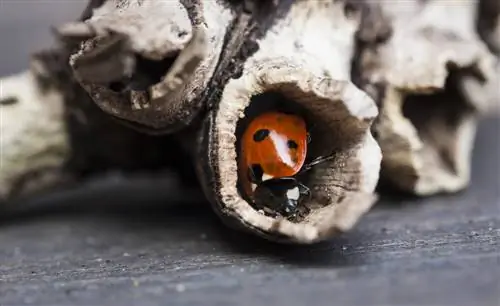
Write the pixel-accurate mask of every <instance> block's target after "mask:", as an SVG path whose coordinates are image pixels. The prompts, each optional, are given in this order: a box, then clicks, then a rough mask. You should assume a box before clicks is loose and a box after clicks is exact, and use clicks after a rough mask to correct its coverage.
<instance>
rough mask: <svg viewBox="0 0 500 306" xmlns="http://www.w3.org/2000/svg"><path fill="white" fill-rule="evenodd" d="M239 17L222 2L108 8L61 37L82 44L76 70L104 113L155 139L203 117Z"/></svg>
mask: <svg viewBox="0 0 500 306" xmlns="http://www.w3.org/2000/svg"><path fill="white" fill-rule="evenodd" d="M233 14H234V13H232V12H231V11H230V10H229V9H228V8H227V7H225V6H224V5H222V4H221V3H219V2H216V1H203V2H196V3H192V5H190V6H185V5H183V4H182V3H181V2H179V1H150V0H148V1H107V2H105V3H104V5H102V6H100V7H98V8H96V9H94V11H93V15H92V17H91V18H89V19H87V20H85V21H84V22H81V23H77V24H68V25H65V26H64V27H62V28H60V29H59V34H60V36H61V37H62V39H73V40H74V39H75V38H80V39H82V40H83V42H82V44H81V46H80V48H79V51H78V52H76V53H75V54H74V55H73V56H72V57H71V65H72V68H73V70H74V73H75V77H76V78H77V79H78V80H79V81H80V83H81V85H82V86H83V87H84V88H85V89H86V90H87V91H88V92H89V94H90V95H91V96H92V97H93V99H94V101H96V103H97V105H98V106H99V107H101V108H102V109H103V110H104V111H105V112H107V113H109V114H110V115H112V116H116V117H118V118H120V119H124V120H126V122H128V123H129V124H134V125H135V127H136V128H142V129H144V130H147V132H149V133H163V132H173V131H176V130H178V129H181V128H183V127H185V126H187V125H189V124H190V122H191V121H192V120H193V119H194V118H195V117H196V115H197V114H198V111H199V110H200V109H201V107H202V105H201V103H200V101H201V100H200V99H199V96H200V94H201V92H202V91H203V90H204V89H205V86H206V85H207V84H208V82H209V80H210V78H211V76H212V73H213V71H214V69H215V66H216V64H217V61H218V60H219V55H220V53H221V48H222V44H223V40H224V37H225V35H226V32H227V30H228V27H229V21H230V20H231V18H232V17H233Z"/></svg>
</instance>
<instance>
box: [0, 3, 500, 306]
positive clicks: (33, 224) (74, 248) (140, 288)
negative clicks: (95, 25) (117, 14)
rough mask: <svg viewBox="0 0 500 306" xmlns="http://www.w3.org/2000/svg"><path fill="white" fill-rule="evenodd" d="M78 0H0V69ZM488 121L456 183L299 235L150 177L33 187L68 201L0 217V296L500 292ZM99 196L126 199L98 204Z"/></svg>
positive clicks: (368, 297)
mask: <svg viewBox="0 0 500 306" xmlns="http://www.w3.org/2000/svg"><path fill="white" fill-rule="evenodd" d="M165 1H168V0H165ZM86 2H87V1H84V0H66V1H64V0H0V41H1V43H0V45H1V52H0V54H1V57H0V76H5V75H8V74H12V73H16V72H19V71H21V70H23V69H25V68H26V67H27V64H28V60H29V55H30V53H31V52H33V51H36V50H39V49H41V48H45V47H50V46H51V45H52V43H53V38H52V37H51V33H50V27H51V26H52V25H58V24H61V23H63V22H65V21H71V20H74V19H75V18H77V17H78V16H79V15H80V13H81V12H82V11H83V9H84V7H85V6H86ZM499 131H500V129H499V121H498V120H494V119H488V120H485V121H484V122H483V123H482V124H481V126H480V128H479V134H478V137H477V146H476V149H475V152H474V161H473V182H472V185H471V187H470V188H469V189H468V190H466V191H464V192H462V193H459V194H456V195H451V196H437V197H433V198H430V199H420V200H411V199H405V200H401V199H398V198H383V199H382V201H381V202H380V204H378V205H377V207H376V209H374V210H373V211H372V212H370V213H369V214H368V215H367V216H366V218H364V219H363V220H362V222H361V223H360V224H359V226H357V227H356V228H355V229H354V230H353V231H352V232H350V233H348V234H346V235H344V236H342V237H339V238H338V239H334V240H333V241H329V242H326V243H323V244H320V245H317V246H312V247H306V248H295V247H288V246H277V245H273V244H269V243H266V242H264V241H261V240H259V239H255V238H253V237H249V236H246V235H243V234H240V233H235V232H232V231H229V230H227V228H226V227H224V226H221V224H220V222H219V221H218V219H217V218H215V216H214V215H213V213H212V212H211V210H210V209H209V208H208V205H204V203H203V204H202V205H199V206H184V205H177V206H176V207H171V208H163V207H164V206H166V205H164V204H166V203H165V201H166V199H168V196H169V192H170V191H168V190H164V188H163V187H162V186H161V184H157V185H156V186H155V188H156V189H154V188H153V187H151V186H150V185H148V184H149V183H144V184H142V185H141V186H137V185H134V186H135V187H133V188H131V186H126V187H124V186H125V185H124V184H122V183H120V184H114V183H108V186H112V188H108V191H103V190H102V188H101V190H98V191H96V190H95V188H94V189H89V188H83V189H82V190H80V191H79V192H73V193H69V194H66V195H64V196H53V197H50V198H49V199H46V200H44V201H41V200H40V201H38V202H36V203H38V204H36V205H42V204H40V203H42V202H43V203H44V204H43V205H49V206H50V205H55V204H56V203H60V204H61V203H62V204H65V203H71V204H74V206H75V205H76V206H80V207H82V211H81V212H79V213H77V214H70V213H68V214H64V213H62V214H55V213H54V214H48V215H45V216H43V217H31V218H27V219H19V220H17V219H16V220H12V222H8V223H0V305H28V304H33V305H104V304H105V305H120V306H125V305H141V306H142V305H155V304H158V303H162V304H168V305H186V306H187V305H217V306H222V305H248V306H254V305H259V304H262V305H267V304H269V305H272V304H274V303H277V304H286V305H288V306H294V305H297V306H298V305H305V304H314V305H332V304H335V305H353V306H354V305H356V306H359V305H384V306H385V305H408V306H410V305H411V306H415V305H435V306H446V305H450V306H451V305H453V306H470V305H485V306H497V305H500V304H499V301H500V272H499V270H498V267H499V266H498V262H499V260H500V246H499V244H500V239H499V237H500V217H499V216H500V191H499V190H500V177H499V171H500V163H499V162H498V156H500V140H499V139H500V137H498V133H499ZM96 185H99V186H104V185H105V184H103V183H102V182H101V183H99V184H96ZM118 185H120V186H121V187H120V186H118ZM146 185H147V186H146ZM111 202H118V203H122V204H123V207H125V206H127V205H129V206H131V207H132V208H130V209H129V210H122V209H116V208H110V209H109V211H103V209H102V207H106V206H112V205H110V203H111ZM146 203H153V204H156V206H157V208H152V207H148V208H145V206H148V205H146ZM31 205H34V206H36V205H35V204H31ZM151 206H154V205H151ZM86 207H87V208H88V207H91V208H88V209H87V210H85V208H86Z"/></svg>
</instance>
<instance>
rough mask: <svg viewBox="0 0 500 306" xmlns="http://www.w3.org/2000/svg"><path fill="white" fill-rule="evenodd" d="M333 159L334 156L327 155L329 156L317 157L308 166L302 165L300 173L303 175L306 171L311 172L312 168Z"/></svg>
mask: <svg viewBox="0 0 500 306" xmlns="http://www.w3.org/2000/svg"><path fill="white" fill-rule="evenodd" d="M334 157H335V155H329V156H319V157H316V158H315V159H313V160H312V161H311V162H309V163H308V164H306V165H304V166H303V167H302V169H301V170H300V173H304V172H306V171H309V170H311V169H312V168H313V167H314V166H316V165H319V164H321V163H323V162H326V161H328V160H331V159H333V158H334Z"/></svg>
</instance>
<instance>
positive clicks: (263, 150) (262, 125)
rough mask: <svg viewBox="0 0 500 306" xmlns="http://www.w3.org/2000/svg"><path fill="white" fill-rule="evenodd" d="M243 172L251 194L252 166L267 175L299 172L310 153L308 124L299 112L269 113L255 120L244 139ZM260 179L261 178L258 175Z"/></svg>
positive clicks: (286, 174) (274, 175)
mask: <svg viewBox="0 0 500 306" xmlns="http://www.w3.org/2000/svg"><path fill="white" fill-rule="evenodd" d="M240 149H241V151H240V159H239V167H240V170H239V171H240V174H241V175H244V177H243V178H242V179H243V180H244V182H246V183H245V184H244V185H247V186H244V188H245V190H246V192H247V193H248V191H249V189H248V185H249V183H250V173H249V171H251V169H252V167H255V166H257V167H259V168H260V170H261V172H262V173H260V174H261V175H262V176H264V177H272V178H280V177H289V176H293V175H295V174H297V172H299V170H300V169H301V168H302V166H303V165H304V162H305V159H306V153H307V126H306V123H305V121H304V120H303V119H302V118H301V117H299V116H296V115H290V114H284V113H279V112H268V113H264V114H261V115H259V116H258V117H256V118H255V119H253V120H252V121H251V122H250V124H249V125H248V127H247V128H246V130H245V132H244V133H243V135H242V139H241V148H240ZM258 179H259V180H260V179H262V177H260V178H258Z"/></svg>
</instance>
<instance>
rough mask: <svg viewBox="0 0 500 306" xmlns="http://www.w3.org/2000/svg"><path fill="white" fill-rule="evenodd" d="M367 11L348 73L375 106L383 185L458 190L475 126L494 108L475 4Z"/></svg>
mask: <svg viewBox="0 0 500 306" xmlns="http://www.w3.org/2000/svg"><path fill="white" fill-rule="evenodd" d="M367 5H368V6H367V7H366V11H365V14H366V16H365V19H364V20H365V21H366V23H365V25H364V28H363V29H361V31H360V33H359V35H358V37H359V45H360V47H359V56H358V58H357V59H356V63H355V68H354V70H355V74H356V76H357V77H358V78H357V83H358V84H359V85H360V86H361V87H362V88H363V89H364V90H366V91H367V92H368V93H369V94H370V95H371V96H372V97H374V99H375V100H376V101H378V103H379V105H380V117H379V118H378V120H377V123H376V124H375V125H374V132H375V133H376V135H377V140H378V141H379V143H380V145H381V147H382V151H383V155H384V157H383V166H382V169H383V170H382V176H383V178H384V179H386V180H388V181H390V183H391V184H392V185H394V186H396V187H398V188H401V189H403V190H406V191H409V192H411V193H415V194H418V195H432V194H435V193H439V192H455V191H458V190H460V189H463V188H465V187H466V186H467V184H468V182H469V179H470V154H471V150H472V145H473V141H474V135H475V129H476V125H477V120H478V118H479V117H480V116H482V115H485V114H489V113H490V112H491V111H492V110H498V109H499V108H498V105H499V104H498V103H500V102H499V99H498V84H499V71H498V69H499V68H500V66H499V61H498V58H497V57H495V56H494V54H492V53H491V52H490V50H489V49H488V47H487V45H486V44H485V43H484V42H483V41H482V40H481V38H480V36H479V35H478V33H477V32H476V21H477V20H478V19H477V13H478V11H477V8H478V7H477V3H476V2H474V1H439V0H433V1H404V2H398V3H393V2H391V3H390V4H389V3H385V2H383V1H381V2H380V3H379V2H375V1H371V2H367ZM479 18H481V17H479ZM479 20H480V19H479Z"/></svg>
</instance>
